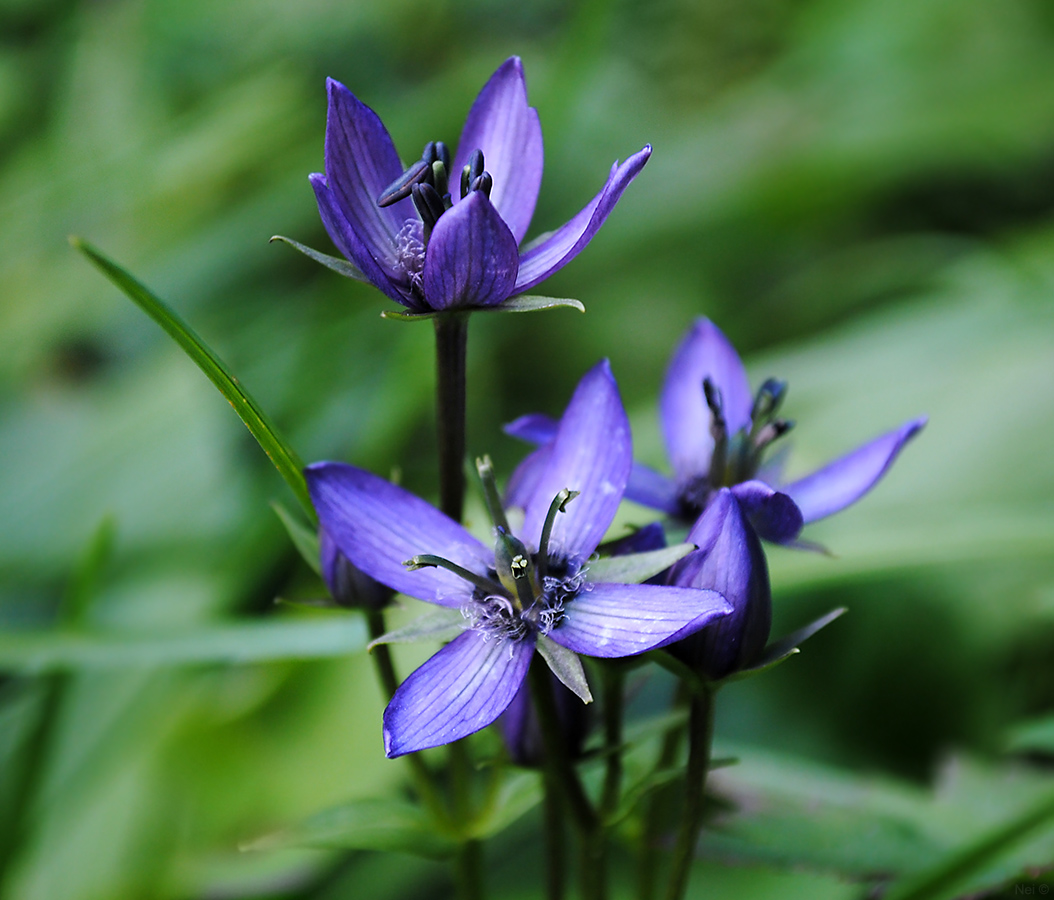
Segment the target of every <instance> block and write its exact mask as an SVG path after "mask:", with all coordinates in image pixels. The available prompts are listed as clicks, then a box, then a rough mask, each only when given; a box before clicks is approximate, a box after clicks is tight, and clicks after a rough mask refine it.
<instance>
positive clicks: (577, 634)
mask: <svg viewBox="0 0 1054 900" xmlns="http://www.w3.org/2000/svg"><path fill="white" fill-rule="evenodd" d="M730 611H731V607H730V606H729V605H728V603H726V602H725V599H724V597H722V596H721V595H720V594H718V593H716V592H714V591H699V590H693V589H690V588H681V587H664V586H660V585H654V584H587V585H585V586H584V587H583V589H582V590H581V591H580V592H579V593H578V594H577V596H576V597H575V598H574V599H573V600H571V601H569V602H568V604H567V606H566V608H565V609H564V616H563V619H562V620H561V621H560V624H559V625H558V626H557V627H556V628H554V629H553V630H552V631H551V632H549V637H550V638H552V639H553V640H554V641H556V642H557V643H558V644H562V645H563V646H564V647H567V648H568V649H569V650H574V651H575V652H576V653H583V654H585V655H586V656H603V657H616V656H633V655H634V654H636V653H644V652H645V651H646V650H653V649H654V648H656V647H661V646H663V645H664V644H666V643H667V642H669V641H670V640H671V639H673V638H674V637H675V636H676V635H680V634H688V633H691V632H692V631H695V630H697V629H699V628H702V627H703V626H704V625H706V624H707V623H709V622H711V621H713V620H714V619H716V618H717V617H718V616H723V615H726V614H727V613H729V612H730Z"/></svg>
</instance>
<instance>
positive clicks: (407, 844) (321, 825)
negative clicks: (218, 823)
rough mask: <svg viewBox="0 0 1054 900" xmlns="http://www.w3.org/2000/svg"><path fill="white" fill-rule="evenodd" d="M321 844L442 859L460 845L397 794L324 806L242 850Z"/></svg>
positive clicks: (319, 845)
mask: <svg viewBox="0 0 1054 900" xmlns="http://www.w3.org/2000/svg"><path fill="white" fill-rule="evenodd" d="M288 847H317V848H325V849H340V850H379V851H382V852H389V853H391V852H394V853H410V854H413V855H414V856H423V857H425V858H426V859H443V858H445V857H447V856H450V855H451V854H452V853H453V852H454V850H455V849H456V847H457V844H456V843H455V841H454V840H453V838H452V837H449V836H447V835H445V834H442V833H441V832H438V831H437V829H436V825H435V823H434V822H433V820H432V819H431V817H430V816H429V815H428V813H427V812H425V811H424V810H423V809H421V807H419V806H417V805H415V804H413V803H410V802H408V801H406V800H400V799H398V798H394V797H393V798H385V799H382V798H366V799H362V800H353V801H351V802H350V803H344V804H341V805H340V806H334V807H333V808H331V809H327V810H323V811H322V812H319V813H316V814H315V815H313V816H311V817H310V818H308V819H307V820H306V821H304V822H301V823H300V824H299V825H294V826H293V827H292V828H289V829H286V830H285V831H280V832H277V833H276V834H269V835H265V836H264V837H261V838H257V839H256V840H255V841H250V842H249V843H247V844H244V845H242V847H241V849H242V850H277V849H283V848H288Z"/></svg>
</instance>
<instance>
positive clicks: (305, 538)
mask: <svg viewBox="0 0 1054 900" xmlns="http://www.w3.org/2000/svg"><path fill="white" fill-rule="evenodd" d="M271 509H273V510H274V511H275V514H276V515H277V516H278V518H279V519H280V520H281V522H282V524H283V525H284V526H285V530H286V533H287V534H288V535H289V539H290V540H291V541H292V542H293V546H294V547H296V549H297V552H298V553H299V554H300V555H301V557H303V560H304V562H306V563H307V564H308V565H309V566H311V568H312V570H313V571H314V572H315V574H316V575H321V574H322V560H321V558H320V553H319V546H318V532H317V531H314V530H313V529H312V528H309V527H308V526H307V525H305V524H304V522H303V521H302V520H301V519H299V518H298V517H297V516H295V515H293V513H291V512H290V511H289V510H288V509H286V508H285V505H284V504H283V503H281V502H280V501H278V500H272V501H271Z"/></svg>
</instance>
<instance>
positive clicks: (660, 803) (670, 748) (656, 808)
mask: <svg viewBox="0 0 1054 900" xmlns="http://www.w3.org/2000/svg"><path fill="white" fill-rule="evenodd" d="M690 697H691V693H690V692H689V690H688V688H687V687H686V686H685V684H684V682H683V681H682V682H678V683H677V693H676V694H675V695H674V699H673V708H674V709H675V710H677V709H681V708H683V707H684V706H685V705H686V704H687V703H688V700H689V698H690ZM683 734H684V723H683V722H678V723H677V724H675V725H671V726H670V727H669V728H667V729H666V734H665V735H664V736H663V739H662V749H661V750H660V751H659V758H658V760H657V762H656V763H655V772H657V773H658V772H665V771H666V770H667V769H670V768H671V767H672V766H673V765H674V763H676V762H677V754H678V751H679V750H680V747H681V737H682V735H683ZM668 788H669V786H668V785H667V786H665V787H662V788H659V789H657V790H655V791H654V792H652V795H651V797H650V798H649V799H648V806H647V811H646V812H645V814H644V827H643V831H642V835H641V857H640V869H639V872H638V876H637V879H638V880H637V896H638V897H639V898H640V900H654V897H655V891H656V888H657V887H658V885H657V880H658V875H659V860H660V853H659V841H660V839H661V837H662V830H663V823H665V822H666V820H667V815H668V812H669V810H670V806H671V802H670V801H671V799H672V798H671V796H670V794H671V792H670V790H669V789H668Z"/></svg>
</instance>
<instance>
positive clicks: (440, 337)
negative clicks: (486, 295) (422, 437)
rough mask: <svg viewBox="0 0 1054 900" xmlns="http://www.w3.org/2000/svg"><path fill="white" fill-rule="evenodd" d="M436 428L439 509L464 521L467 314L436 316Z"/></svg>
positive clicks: (454, 518) (456, 519)
mask: <svg viewBox="0 0 1054 900" xmlns="http://www.w3.org/2000/svg"><path fill="white" fill-rule="evenodd" d="M434 321H435V329H436V428H437V430H438V436H439V506H440V509H442V510H443V512H445V513H446V514H447V515H448V516H450V518H451V519H453V520H454V521H455V522H460V521H461V513H462V509H463V506H464V501H465V359H466V351H467V347H468V313H463V312H462V313H447V314H444V315H440V316H436V318H435V319H434Z"/></svg>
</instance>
